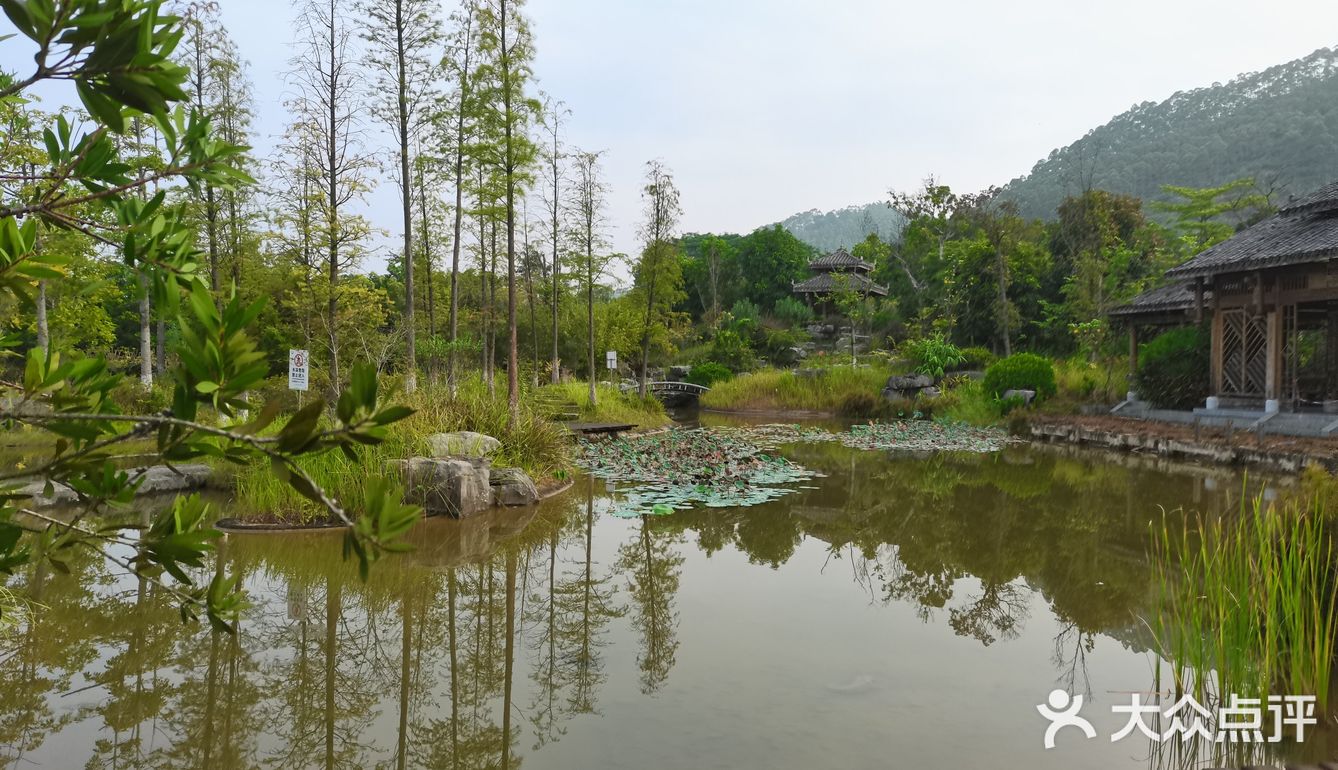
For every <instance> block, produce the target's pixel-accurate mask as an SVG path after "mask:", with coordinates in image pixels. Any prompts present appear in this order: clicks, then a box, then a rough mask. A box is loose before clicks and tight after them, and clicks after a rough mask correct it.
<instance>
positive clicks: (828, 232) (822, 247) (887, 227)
mask: <svg viewBox="0 0 1338 770" xmlns="http://www.w3.org/2000/svg"><path fill="white" fill-rule="evenodd" d="M780 226H781V227H784V228H785V229H786V230H788V231H789V232H790V234H791V235H793V236H794V237H796V238H798V239H799V240H801V241H803V242H804V243H807V244H808V245H810V246H812V247H813V248H815V249H817V250H818V251H821V252H823V253H826V252H829V251H835V250H836V249H839V248H842V247H844V248H847V249H848V248H850V247H852V246H854V245H855V244H857V243H859V242H860V241H862V240H864V239H865V238H867V237H868V236H869V234H870V233H876V234H877V235H878V237H879V238H882V239H883V240H890V239H892V238H895V237H896V236H897V234H898V233H899V232H901V215H900V214H898V213H897V212H895V211H893V210H892V209H890V208H888V207H887V203H885V202H878V203H869V204H866V205H864V206H847V207H845V208H843V209H837V210H836V211H826V212H824V211H818V210H817V209H813V210H812V211H805V212H803V213H801V214H795V215H794V216H792V217H789V218H788V219H784V220H782V221H781V222H780Z"/></svg>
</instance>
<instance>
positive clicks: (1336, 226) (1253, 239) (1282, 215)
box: [1166, 184, 1338, 278]
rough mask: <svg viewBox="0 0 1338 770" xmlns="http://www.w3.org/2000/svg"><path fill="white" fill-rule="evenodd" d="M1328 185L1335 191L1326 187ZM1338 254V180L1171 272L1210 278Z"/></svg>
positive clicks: (1322, 258) (1185, 276)
mask: <svg viewBox="0 0 1338 770" xmlns="http://www.w3.org/2000/svg"><path fill="white" fill-rule="evenodd" d="M1326 190H1328V191H1329V192H1325V191H1326ZM1333 257H1338V184H1335V185H1329V186H1328V187H1324V188H1321V189H1320V190H1317V191H1316V192H1314V193H1311V194H1310V195H1307V196H1305V197H1304V198H1301V199H1299V200H1297V201H1295V202H1293V203H1292V204H1289V205H1288V207H1287V208H1284V209H1283V210H1282V211H1280V212H1278V213H1277V214H1275V215H1273V216H1271V217H1269V218H1268V219H1265V220H1264V221H1262V222H1260V223H1259V224H1257V225H1254V226H1253V227H1250V228H1248V229H1245V230H1242V231H1241V232H1239V233H1236V234H1235V235H1234V236H1232V237H1231V238H1228V239H1227V240H1225V241H1222V242H1221V243H1219V244H1217V245H1215V246H1211V247H1209V248H1207V249H1205V250H1203V251H1202V252H1199V254H1198V255H1197V256H1195V257H1194V258H1193V259H1190V260H1189V261H1188V262H1185V263H1184V264H1181V265H1179V266H1177V267H1173V268H1171V269H1170V270H1167V271H1166V275H1167V276H1168V277H1171V278H1204V277H1208V276H1212V275H1219V274H1222V273H1239V272H1245V271H1249V270H1259V269H1262V268H1271V267H1285V266H1287V265H1299V264H1306V263H1312V262H1324V261H1327V260H1329V259H1331V258H1333Z"/></svg>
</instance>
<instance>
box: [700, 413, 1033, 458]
mask: <svg viewBox="0 0 1338 770" xmlns="http://www.w3.org/2000/svg"><path fill="white" fill-rule="evenodd" d="M716 430H718V431H721V432H723V433H725V434H727V435H730V436H732V437H734V438H736V439H738V440H741V441H748V442H751V443H754V444H757V445H758V446H761V447H763V448H766V449H775V448H776V447H779V446H782V445H785V444H800V443H819V442H824V441H839V442H840V443H841V444H842V445H844V446H847V447H850V448H851V449H863V450H877V451H889V450H902V451H911V452H917V451H918V452H997V451H999V450H1000V449H1003V448H1004V446H1005V445H1006V444H1007V443H1008V441H1009V438H1008V434H1007V433H1005V432H1004V431H1002V430H1000V429H998V428H978V427H974V426H971V425H967V424H965V423H952V422H931V421H929V420H898V421H896V422H886V423H883V422H877V423H865V424H857V425H852V426H850V428H849V429H848V430H845V431H841V432H839V433H837V432H833V431H829V430H823V429H821V428H810V427H805V426H802V425H787V424H784V423H772V424H768V425H753V426H748V427H732V428H717V429H716Z"/></svg>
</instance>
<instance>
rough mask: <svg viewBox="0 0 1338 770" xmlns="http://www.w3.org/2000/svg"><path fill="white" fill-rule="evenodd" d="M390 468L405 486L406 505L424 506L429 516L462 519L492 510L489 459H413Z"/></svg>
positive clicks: (390, 464) (396, 461)
mask: <svg viewBox="0 0 1338 770" xmlns="http://www.w3.org/2000/svg"><path fill="white" fill-rule="evenodd" d="M389 466H390V468H389V470H391V471H392V472H394V473H396V474H398V475H399V478H400V482H401V483H402V484H403V485H404V499H405V502H409V503H413V504H414V505H421V506H423V510H424V511H425V512H426V513H427V515H429V516H434V515H435V516H453V517H455V518H458V519H463V518H468V517H470V516H473V515H475V514H477V513H478V512H479V511H482V510H485V509H487V508H490V507H491V506H492V488H491V486H490V483H489V482H490V481H491V476H492V473H491V468H490V467H489V463H488V460H487V459H486V458H474V459H469V458H464V457H446V458H440V457H412V458H410V459H408V460H392V461H391V462H390V463H389Z"/></svg>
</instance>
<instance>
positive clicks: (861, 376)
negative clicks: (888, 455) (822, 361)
mask: <svg viewBox="0 0 1338 770" xmlns="http://www.w3.org/2000/svg"><path fill="white" fill-rule="evenodd" d="M889 374H890V371H889V370H888V369H886V368H884V367H879V366H832V367H828V368H825V369H816V370H811V371H810V372H809V374H808V375H806V376H800V375H798V374H796V373H795V372H792V371H788V370H784V369H761V370H759V371H756V372H751V373H749V374H743V375H739V376H738V377H735V378H734V379H732V380H727V381H725V382H717V383H715V384H714V385H712V386H711V390H710V391H709V392H707V393H703V394H702V396H701V405H702V406H703V407H705V408H707V409H719V410H722V411H800V410H802V411H813V412H828V413H832V414H836V413H837V412H839V411H841V409H842V406H843V405H844V404H847V403H850V402H853V401H854V400H856V399H861V398H864V397H866V396H867V397H874V398H877V397H879V394H881V393H882V390H883V386H884V385H885V384H886V383H887V378H888V376H889Z"/></svg>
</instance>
